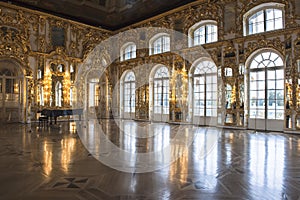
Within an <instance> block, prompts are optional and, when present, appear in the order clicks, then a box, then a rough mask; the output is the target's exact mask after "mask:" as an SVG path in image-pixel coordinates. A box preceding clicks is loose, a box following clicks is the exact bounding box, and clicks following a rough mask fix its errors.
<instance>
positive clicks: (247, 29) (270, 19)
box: [244, 3, 284, 35]
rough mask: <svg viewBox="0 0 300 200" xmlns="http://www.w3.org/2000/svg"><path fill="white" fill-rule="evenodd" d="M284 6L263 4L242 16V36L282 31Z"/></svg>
mask: <svg viewBox="0 0 300 200" xmlns="http://www.w3.org/2000/svg"><path fill="white" fill-rule="evenodd" d="M283 10H284V5H283V4H278V3H265V4H261V5H259V6H256V7H254V8H253V9H251V10H250V11H248V12H247V13H246V14H245V15H244V35H252V34H256V33H262V32H266V31H272V30H277V29H282V28H283V27H284V18H283V16H284V15H283Z"/></svg>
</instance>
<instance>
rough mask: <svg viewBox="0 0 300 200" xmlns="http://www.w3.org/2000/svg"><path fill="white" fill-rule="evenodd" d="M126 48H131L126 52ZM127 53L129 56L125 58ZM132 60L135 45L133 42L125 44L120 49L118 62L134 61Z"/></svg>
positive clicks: (134, 55)
mask: <svg viewBox="0 0 300 200" xmlns="http://www.w3.org/2000/svg"><path fill="white" fill-rule="evenodd" d="M128 47H132V48H130V51H128V52H126V49H127V48H128ZM127 53H129V54H130V56H129V58H126V54H127ZM134 58H136V44H135V43H134V42H127V43H125V44H124V45H123V46H122V47H121V51H120V60H121V61H126V60H130V59H134Z"/></svg>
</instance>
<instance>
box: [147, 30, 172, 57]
mask: <svg viewBox="0 0 300 200" xmlns="http://www.w3.org/2000/svg"><path fill="white" fill-rule="evenodd" d="M167 51H170V36H169V35H167V34H158V35H156V36H154V37H153V38H152V39H151V40H150V55H154V54H159V53H164V52H167Z"/></svg>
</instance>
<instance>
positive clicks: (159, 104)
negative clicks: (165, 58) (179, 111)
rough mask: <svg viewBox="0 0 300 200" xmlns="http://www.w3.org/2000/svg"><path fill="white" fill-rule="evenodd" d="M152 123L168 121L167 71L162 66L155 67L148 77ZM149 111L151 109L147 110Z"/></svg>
mask: <svg viewBox="0 0 300 200" xmlns="http://www.w3.org/2000/svg"><path fill="white" fill-rule="evenodd" d="M150 86H151V93H152V95H151V96H152V99H151V100H152V103H151V104H150V105H151V106H152V109H153V110H152V117H151V120H153V121H162V122H167V121H169V69H168V68H167V67H166V66H164V65H159V66H157V67H155V68H154V69H153V70H152V72H151V75H150ZM149 110H150V111H151V108H150V109H149Z"/></svg>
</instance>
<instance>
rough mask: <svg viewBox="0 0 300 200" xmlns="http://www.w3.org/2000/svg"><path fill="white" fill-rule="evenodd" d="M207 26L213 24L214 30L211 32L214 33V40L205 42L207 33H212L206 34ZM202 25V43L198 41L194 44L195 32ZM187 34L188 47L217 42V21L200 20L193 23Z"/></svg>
mask: <svg viewBox="0 0 300 200" xmlns="http://www.w3.org/2000/svg"><path fill="white" fill-rule="evenodd" d="M208 26H214V27H215V28H216V30H215V32H213V33H215V35H216V40H213V41H210V42H207V40H208V38H209V37H208V35H212V34H208ZM203 27H204V43H201V42H199V43H198V44H195V32H196V31H198V30H199V29H201V28H203ZM188 35H189V47H194V46H199V45H203V44H210V43H214V42H217V41H218V39H219V36H218V23H217V21H215V20H202V21H200V22H198V23H196V24H194V25H193V26H192V27H191V28H190V29H189V32H188Z"/></svg>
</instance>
